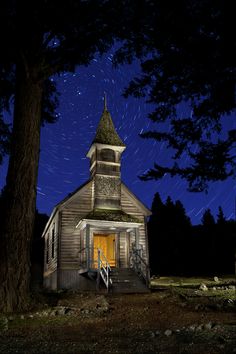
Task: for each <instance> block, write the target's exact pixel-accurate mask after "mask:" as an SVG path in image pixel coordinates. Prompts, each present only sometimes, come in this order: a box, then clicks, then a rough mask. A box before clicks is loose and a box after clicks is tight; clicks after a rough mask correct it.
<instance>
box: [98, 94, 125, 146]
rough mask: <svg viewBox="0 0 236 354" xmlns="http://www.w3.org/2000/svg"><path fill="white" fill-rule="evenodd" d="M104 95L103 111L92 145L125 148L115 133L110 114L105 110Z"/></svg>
mask: <svg viewBox="0 0 236 354" xmlns="http://www.w3.org/2000/svg"><path fill="white" fill-rule="evenodd" d="M106 101H107V100H106V95H104V110H103V113H102V116H101V119H100V122H99V124H98V127H97V132H96V135H95V138H94V140H93V143H99V144H107V145H113V146H125V144H124V143H123V141H122V140H121V138H120V137H119V135H118V134H117V132H116V129H115V127H114V124H113V122H112V118H111V115H110V113H109V112H108V110H107V102H106Z"/></svg>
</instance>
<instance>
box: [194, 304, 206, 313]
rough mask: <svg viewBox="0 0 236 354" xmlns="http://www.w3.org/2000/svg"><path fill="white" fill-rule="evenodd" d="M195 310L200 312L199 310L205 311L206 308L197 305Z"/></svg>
mask: <svg viewBox="0 0 236 354" xmlns="http://www.w3.org/2000/svg"><path fill="white" fill-rule="evenodd" d="M194 309H195V310H196V311H198V310H203V309H204V306H203V305H201V304H197V305H196V306H195V307H194Z"/></svg>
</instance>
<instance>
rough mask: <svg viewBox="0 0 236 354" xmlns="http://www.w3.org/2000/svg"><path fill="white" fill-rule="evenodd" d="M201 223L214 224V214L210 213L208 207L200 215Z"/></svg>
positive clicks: (209, 225)
mask: <svg viewBox="0 0 236 354" xmlns="http://www.w3.org/2000/svg"><path fill="white" fill-rule="evenodd" d="M202 225H203V226H205V227H211V226H212V225H215V219H214V216H213V215H212V214H211V210H210V209H206V210H205V212H204V214H203V216H202Z"/></svg>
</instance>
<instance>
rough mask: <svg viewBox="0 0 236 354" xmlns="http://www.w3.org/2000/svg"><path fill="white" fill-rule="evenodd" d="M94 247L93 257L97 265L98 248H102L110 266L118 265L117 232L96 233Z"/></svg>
mask: <svg viewBox="0 0 236 354" xmlns="http://www.w3.org/2000/svg"><path fill="white" fill-rule="evenodd" d="M93 247H94V251H93V259H94V265H95V267H96V266H97V258H98V251H97V250H98V248H100V249H101V250H102V252H103V254H104V255H105V257H106V259H107V261H108V263H109V264H110V266H111V267H115V266H116V241H115V234H109V235H103V234H94V237H93Z"/></svg>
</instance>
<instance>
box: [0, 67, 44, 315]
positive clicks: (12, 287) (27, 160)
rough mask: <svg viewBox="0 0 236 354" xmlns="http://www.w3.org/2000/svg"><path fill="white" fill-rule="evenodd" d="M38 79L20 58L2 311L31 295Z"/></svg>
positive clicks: (0, 272)
mask: <svg viewBox="0 0 236 354" xmlns="http://www.w3.org/2000/svg"><path fill="white" fill-rule="evenodd" d="M41 102H42V82H40V81H39V80H37V72H36V70H35V69H34V67H33V66H31V67H30V65H27V66H26V65H25V63H20V64H18V67H17V69H16V91H15V108H14V122H13V138H12V147H11V154H10V160H9V167H8V173H7V180H6V189H5V192H4V213H3V216H4V217H3V221H2V232H1V237H0V267H1V268H0V284H1V285H0V311H4V312H13V311H20V310H23V309H25V308H26V307H27V305H28V301H29V281H30V247H31V238H32V232H33V223H34V215H35V204H36V184H37V175H38V160H39V148H40V120H41Z"/></svg>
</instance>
